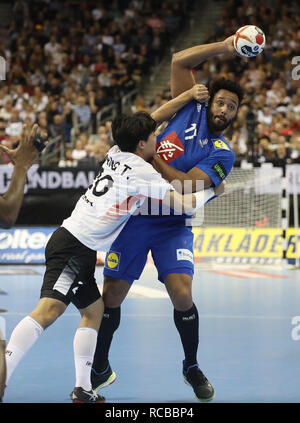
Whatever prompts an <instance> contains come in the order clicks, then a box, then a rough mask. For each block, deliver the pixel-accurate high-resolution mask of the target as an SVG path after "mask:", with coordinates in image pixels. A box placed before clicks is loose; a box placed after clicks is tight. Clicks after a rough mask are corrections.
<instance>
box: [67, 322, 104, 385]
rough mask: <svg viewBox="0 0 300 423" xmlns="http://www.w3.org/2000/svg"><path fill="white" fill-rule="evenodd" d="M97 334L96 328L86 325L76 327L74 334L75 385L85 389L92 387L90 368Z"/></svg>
mask: <svg viewBox="0 0 300 423" xmlns="http://www.w3.org/2000/svg"><path fill="white" fill-rule="evenodd" d="M97 336H98V332H97V331H96V329H92V328H87V327H84V328H83V327H81V328H78V329H77V331H76V333H75V336H74V341H73V346H74V361H75V374H76V383H75V387H81V388H83V389H85V390H86V391H90V390H91V389H92V385H91V368H92V364H93V360H94V354H95V350H96V345H97Z"/></svg>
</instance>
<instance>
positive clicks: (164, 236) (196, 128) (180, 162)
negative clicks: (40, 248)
mask: <svg viewBox="0 0 300 423" xmlns="http://www.w3.org/2000/svg"><path fill="white" fill-rule="evenodd" d="M206 119H207V117H206V107H205V104H204V103H198V102H197V101H195V100H193V101H191V102H190V103H188V104H187V105H186V106H185V107H183V108H182V109H181V110H180V111H179V112H178V113H177V114H176V115H175V116H174V117H173V119H172V120H171V121H170V122H169V124H168V126H167V127H166V128H165V129H164V131H163V132H162V133H161V134H160V135H159V136H158V138H157V148H156V151H157V153H158V154H159V155H160V157H161V158H162V159H163V160H165V162H166V163H168V164H169V165H170V166H172V167H174V168H175V169H177V170H180V171H181V172H185V173H187V172H188V171H189V170H191V169H192V168H193V167H198V168H199V169H201V170H202V171H203V172H205V173H206V174H207V175H208V176H210V178H211V180H212V182H213V183H214V185H219V184H220V182H221V181H222V180H223V179H225V178H226V176H227V175H228V174H229V172H230V171H231V168H232V166H233V162H234V153H233V151H232V150H231V148H230V146H229V144H228V143H227V141H226V140H225V139H224V137H222V136H218V137H216V136H214V135H212V134H211V133H210V132H209V131H208V128H207V120H206ZM148 204H149V203H148ZM160 211H161V210H160ZM171 214H172V212H171ZM185 221H186V219H185V215H181V216H175V215H173V216H172V217H171V216H170V215H166V216H164V215H161V214H160V213H159V214H158V216H156V217H153V215H145V216H143V215H141V214H140V215H137V216H132V217H131V218H130V219H129V221H128V223H127V224H126V225H125V227H124V228H123V230H122V232H121V233H120V235H119V236H118V238H117V239H116V240H115V242H114V243H113V244H112V246H111V249H110V251H109V253H108V254H107V256H106V260H105V265H104V275H105V276H109V277H112V278H118V279H122V280H126V281H128V282H129V283H132V282H133V281H134V280H135V279H139V277H140V275H141V273H142V271H143V268H144V266H145V263H146V260H147V255H148V252H149V250H151V253H152V258H153V261H154V264H155V266H156V268H157V272H158V279H159V280H160V281H162V282H164V281H165V278H166V276H167V275H168V274H170V273H184V274H187V275H190V276H192V275H193V272H194V259H193V232H192V230H191V227H190V226H186V224H185ZM116 257H117V264H116V262H115V261H112V258H113V259H114V260H115V259H116Z"/></svg>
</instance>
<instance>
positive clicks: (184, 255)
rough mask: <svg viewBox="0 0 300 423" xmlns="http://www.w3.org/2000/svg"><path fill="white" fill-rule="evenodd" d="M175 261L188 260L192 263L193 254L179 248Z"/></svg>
mask: <svg viewBox="0 0 300 423" xmlns="http://www.w3.org/2000/svg"><path fill="white" fill-rule="evenodd" d="M176 255H177V260H188V261H190V262H191V263H194V258H193V253H192V251H190V250H187V249H186V248H179V249H177V250H176Z"/></svg>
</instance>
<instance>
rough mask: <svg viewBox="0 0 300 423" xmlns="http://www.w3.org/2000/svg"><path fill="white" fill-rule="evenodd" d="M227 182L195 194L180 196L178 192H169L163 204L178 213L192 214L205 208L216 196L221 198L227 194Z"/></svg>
mask: <svg viewBox="0 0 300 423" xmlns="http://www.w3.org/2000/svg"><path fill="white" fill-rule="evenodd" d="M225 184H226V182H225V181H223V182H221V184H220V185H218V186H217V187H215V188H209V189H205V190H202V191H198V192H195V193H193V194H184V195H182V194H179V193H178V192H177V191H168V192H167V193H166V195H165V197H164V199H163V204H164V205H167V206H169V207H171V208H172V209H173V210H175V211H176V212H178V213H187V214H191V213H194V212H195V211H196V210H198V209H199V208H200V207H203V206H204V204H205V203H207V201H208V200H210V199H211V198H213V197H214V196H216V195H217V196H220V195H222V194H224V192H225Z"/></svg>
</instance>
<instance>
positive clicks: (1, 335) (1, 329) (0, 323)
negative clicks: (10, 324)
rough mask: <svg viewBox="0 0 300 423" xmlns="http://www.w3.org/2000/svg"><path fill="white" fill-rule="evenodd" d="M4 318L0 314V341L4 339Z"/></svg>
mask: <svg viewBox="0 0 300 423" xmlns="http://www.w3.org/2000/svg"><path fill="white" fill-rule="evenodd" d="M5 326H6V325H5V319H4V317H1V316H0V341H5Z"/></svg>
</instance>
